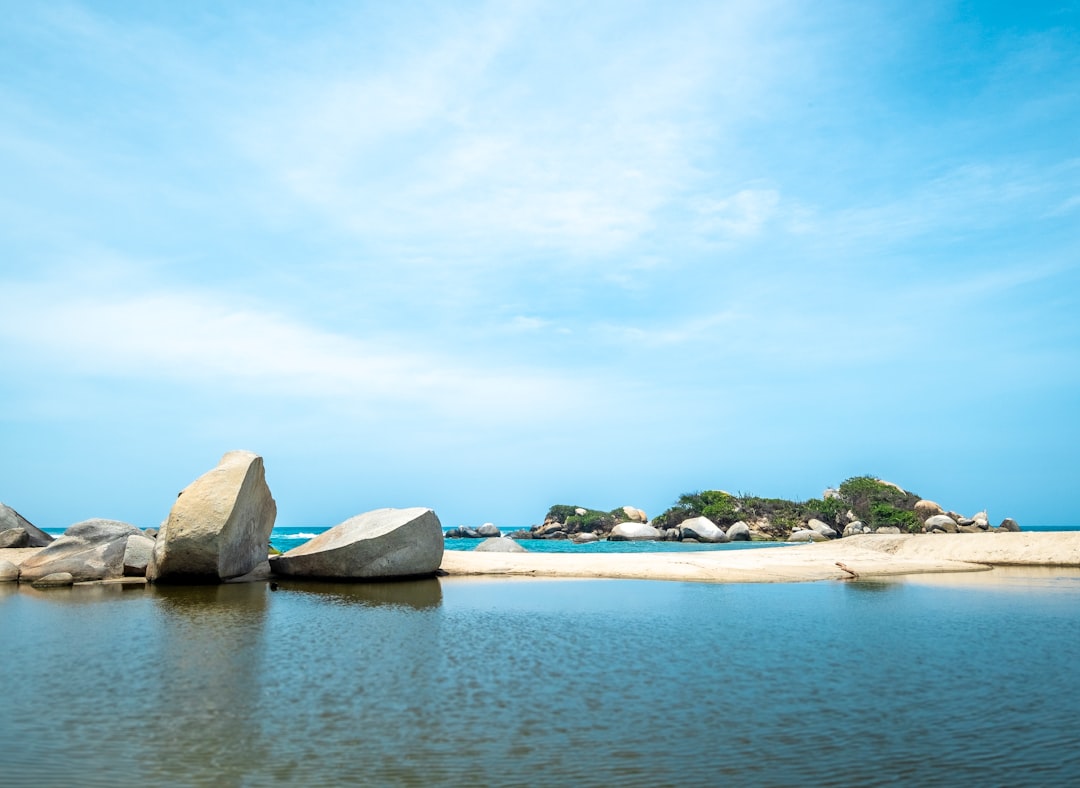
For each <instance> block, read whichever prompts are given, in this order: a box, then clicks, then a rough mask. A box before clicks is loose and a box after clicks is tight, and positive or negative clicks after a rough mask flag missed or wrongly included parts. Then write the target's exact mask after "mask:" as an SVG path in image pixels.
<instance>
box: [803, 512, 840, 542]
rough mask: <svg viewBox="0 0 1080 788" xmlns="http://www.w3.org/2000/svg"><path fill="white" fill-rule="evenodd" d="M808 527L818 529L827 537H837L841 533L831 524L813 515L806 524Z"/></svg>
mask: <svg viewBox="0 0 1080 788" xmlns="http://www.w3.org/2000/svg"><path fill="white" fill-rule="evenodd" d="M806 527H807V528H809V529H810V530H811V531H817V532H818V533H819V534H821V535H822V536H824V537H825V538H826V539H835V538H836V537H838V536H839V535H840V534H838V533H837V532H836V529H835V528H833V527H832V526H831V525H829V524H828V523H826V522H823V521H822V520H818V519H815V518H813V517H811V518H810V521H809V522H808V523H807V524H806Z"/></svg>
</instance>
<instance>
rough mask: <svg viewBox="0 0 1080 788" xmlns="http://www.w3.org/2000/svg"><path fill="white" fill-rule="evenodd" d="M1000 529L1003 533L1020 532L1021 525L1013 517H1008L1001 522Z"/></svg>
mask: <svg viewBox="0 0 1080 788" xmlns="http://www.w3.org/2000/svg"><path fill="white" fill-rule="evenodd" d="M998 528H999V529H1001V530H1002V531H1019V530H1020V525H1019V524H1018V523H1017V522H1016V520H1014V519H1012V518H1011V517H1006V518H1005V519H1004V520H1002V521H1001V525H999V526H998Z"/></svg>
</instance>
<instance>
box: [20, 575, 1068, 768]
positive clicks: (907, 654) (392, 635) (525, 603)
mask: <svg viewBox="0 0 1080 788" xmlns="http://www.w3.org/2000/svg"><path fill="white" fill-rule="evenodd" d="M1078 664H1080V571H1076V570H1064V571H1061V570H1059V571H1040V570H1012V571H1009V570H994V571H993V572H981V573H964V574H959V575H927V576H920V577H918V578H908V579H899V580H894V581H889V582H861V581H860V582H839V581H838V582H821V583H793V584H761V585H757V584H725V585H712V584H695V583H682V582H663V581H636V580H526V579H518V580H498V581H494V580H479V579H469V578H442V579H431V580H424V581H410V582H402V583H392V584H385V583H375V584H335V583H310V582H294V581H281V582H280V583H279V584H278V585H277V587H276V590H275V589H274V588H272V587H271V586H270V585H268V584H266V583H256V584H242V585H221V586H205V587H188V588H176V587H164V586H163V587H144V586H136V587H133V588H122V587H118V586H88V587H75V588H67V589H55V590H48V591H44V590H42V591H36V590H34V589H31V588H28V587H25V586H19V587H15V586H11V585H8V586H0V670H2V673H0V676H2V692H0V741H3V742H4V743H5V744H4V746H3V748H0V784H2V785H5V786H6V785H12V786H14V785H20V786H22V785H32V784H38V785H73V784H79V785H114V786H115V785H121V786H122V785H148V784H149V785H165V784H167V785H215V786H217V785H223V786H232V785H235V786H259V785H313V786H319V785H341V784H360V785H565V784H576V785H641V786H646V785H648V786H653V785H725V784H730V785H837V786H841V785H843V786H850V785H860V786H862V785H968V784H977V785H1067V784H1077V783H1078V781H1080V726H1078V725H1077V719H1078V718H1077V713H1078V712H1077V709H1078V708H1080V674H1078V673H1077V670H1076V666H1077V665H1078Z"/></svg>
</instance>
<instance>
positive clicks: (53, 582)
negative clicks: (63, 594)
mask: <svg viewBox="0 0 1080 788" xmlns="http://www.w3.org/2000/svg"><path fill="white" fill-rule="evenodd" d="M74 584H75V578H74V577H72V575H71V572H53V573H52V574H48V575H43V576H42V577H39V578H38V579H37V580H35V581H34V582H32V583H31V584H30V585H31V586H33V587H34V588H64V587H66V586H70V585H74Z"/></svg>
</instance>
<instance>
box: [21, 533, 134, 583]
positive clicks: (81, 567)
mask: <svg viewBox="0 0 1080 788" xmlns="http://www.w3.org/2000/svg"><path fill="white" fill-rule="evenodd" d="M141 535H142V531H140V530H139V529H138V528H136V527H135V526H134V525H131V524H130V523H122V522H118V521H116V520H101V519H95V520H84V521H83V522H81V523H76V524H75V525H73V526H71V527H70V528H68V529H67V530H66V531H64V534H63V536H61V537H60V538H58V539H57V540H56V541H54V542H52V543H51V544H50V545H48V546H47V547H46V548H45V549H43V550H41V551H40V552H38V553H37V554H35V555H32V556H30V557H29V558H27V559H26V560H25V561H23V562H22V564H21V565H20V566H19V579H20V580H22V581H24V582H25V581H34V580H37V579H39V578H42V577H45V576H46V575H49V574H54V573H57V572H67V573H69V574H71V576H72V577H73V578H74V579H75V581H76V582H83V581H87V580H108V579H110V578H115V577H123V576H124V550H125V548H126V547H127V540H128V537H130V536H141Z"/></svg>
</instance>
